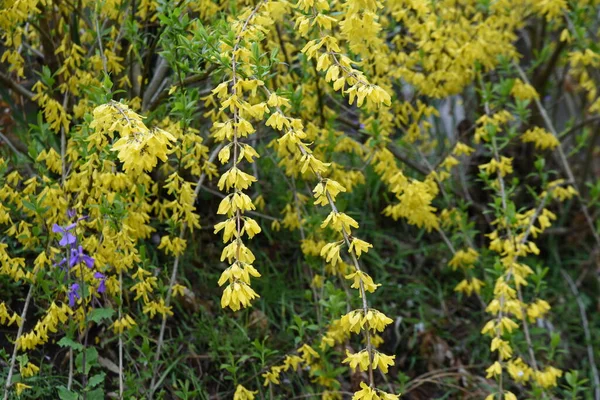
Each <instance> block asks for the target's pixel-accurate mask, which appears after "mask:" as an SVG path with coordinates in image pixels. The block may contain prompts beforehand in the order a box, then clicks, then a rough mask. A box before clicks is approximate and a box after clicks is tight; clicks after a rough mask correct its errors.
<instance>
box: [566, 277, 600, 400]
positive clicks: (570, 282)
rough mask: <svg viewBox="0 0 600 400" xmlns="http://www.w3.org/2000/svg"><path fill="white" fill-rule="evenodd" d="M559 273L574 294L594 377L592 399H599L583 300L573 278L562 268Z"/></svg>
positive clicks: (597, 377) (599, 391) (596, 373)
mask: <svg viewBox="0 0 600 400" xmlns="http://www.w3.org/2000/svg"><path fill="white" fill-rule="evenodd" d="M560 273H561V274H562V276H563V277H564V278H565V280H566V281H567V284H568V285H569V288H570V289H571V292H573V296H575V300H577V306H578V307H579V314H580V315H581V323H582V325H583V333H584V335H585V345H586V347H587V354H588V360H589V363H590V368H591V369H592V377H593V378H594V379H593V380H594V400H600V377H599V376H598V367H597V364H596V360H595V359H594V348H593V347H592V335H591V334H590V325H589V322H588V319H587V315H586V312H585V305H584V304H583V300H581V296H580V295H579V291H578V290H577V285H575V282H573V278H571V276H570V275H569V274H567V273H566V272H565V270H563V269H561V270H560Z"/></svg>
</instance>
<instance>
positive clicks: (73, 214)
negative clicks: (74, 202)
mask: <svg viewBox="0 0 600 400" xmlns="http://www.w3.org/2000/svg"><path fill="white" fill-rule="evenodd" d="M75 215H77V213H76V211H75V210H73V209H72V208H70V209H68V210H67V217H69V219H73V218H75Z"/></svg>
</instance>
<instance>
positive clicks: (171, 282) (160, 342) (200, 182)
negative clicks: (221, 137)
mask: <svg viewBox="0 0 600 400" xmlns="http://www.w3.org/2000/svg"><path fill="white" fill-rule="evenodd" d="M222 147H223V144H219V145H218V146H217V147H216V148H215V149H214V150H213V152H212V153H211V155H210V157H209V158H208V161H207V162H213V161H214V160H215V159H216V158H217V154H219V151H220V150H221V148H222ZM205 179H206V173H202V175H200V178H199V179H198V182H197V184H196V189H195V190H194V199H196V198H197V197H198V193H200V189H201V188H202V185H203V184H204V180H205ZM186 230H187V223H185V222H184V223H183V225H182V227H181V231H180V233H179V238H180V239H183V237H184V235H185V232H186ZM178 267H179V255H177V256H176V257H175V260H174V261H173V272H172V273H171V279H170V280H169V288H168V289H167V295H166V297H165V307H166V308H168V307H169V305H170V304H171V294H172V293H173V286H174V285H175V281H176V279H177V269H178ZM166 326H167V315H166V313H165V314H163V318H162V322H161V324H160V333H159V335H158V343H157V347H156V353H155V354H154V365H155V368H154V370H153V372H152V380H151V381H150V393H148V399H150V400H152V398H153V396H154V392H155V391H156V389H157V386H158V384H157V383H156V373H157V370H158V369H157V368H156V364H157V363H158V360H159V359H160V353H161V350H162V346H163V342H164V337H165V329H166Z"/></svg>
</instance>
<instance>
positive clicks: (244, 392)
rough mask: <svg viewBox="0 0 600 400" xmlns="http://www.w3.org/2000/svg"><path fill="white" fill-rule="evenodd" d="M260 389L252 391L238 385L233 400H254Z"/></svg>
mask: <svg viewBox="0 0 600 400" xmlns="http://www.w3.org/2000/svg"><path fill="white" fill-rule="evenodd" d="M256 393H258V391H255V392H252V391H250V390H248V389H246V388H245V387H243V386H242V385H237V388H236V390H235V393H234V394H233V400H254V395H255V394H256Z"/></svg>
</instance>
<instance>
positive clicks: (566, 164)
mask: <svg viewBox="0 0 600 400" xmlns="http://www.w3.org/2000/svg"><path fill="white" fill-rule="evenodd" d="M514 66H515V68H516V69H517V72H518V73H519V76H520V77H521V80H522V81H523V82H525V83H526V84H530V83H529V80H528V79H527V75H526V74H525V72H524V71H523V69H522V68H521V67H520V66H519V65H518V64H517V63H514ZM534 101H535V105H536V106H537V108H538V111H539V112H540V114H541V116H542V119H543V120H544V122H545V124H546V127H547V128H548V130H549V131H550V133H552V135H554V137H556V138H557V139H559V136H558V133H557V132H556V129H555V128H554V125H553V124H552V121H551V120H550V117H549V116H548V113H547V112H546V109H545V108H544V106H543V105H542V103H541V102H540V100H539V99H538V98H537V97H536V98H534ZM557 151H558V157H559V160H560V163H561V164H562V167H563V169H564V171H565V173H566V174H567V178H568V179H569V184H571V185H572V186H573V187H574V188H575V190H576V191H577V193H578V195H577V198H578V199H579V204H580V205H581V211H582V212H583V215H584V217H585V221H586V222H587V224H588V226H589V228H590V231H591V232H592V235H593V236H594V240H595V241H596V245H597V246H599V247H600V236H598V232H596V228H595V226H594V221H593V219H592V217H591V214H590V211H589V209H588V207H587V205H586V204H585V202H584V201H583V199H582V198H581V196H580V195H579V193H581V191H580V190H579V188H578V185H577V182H576V181H575V176H574V175H573V171H572V170H571V167H570V165H569V161H568V160H567V157H566V155H565V152H564V151H563V149H562V145H559V146H558V147H557Z"/></svg>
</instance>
